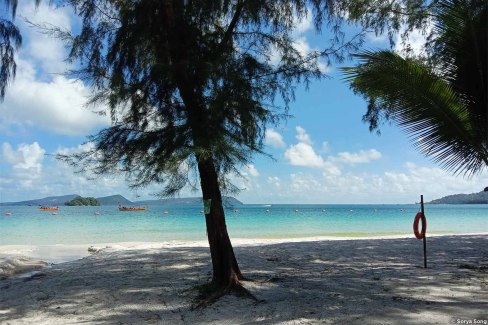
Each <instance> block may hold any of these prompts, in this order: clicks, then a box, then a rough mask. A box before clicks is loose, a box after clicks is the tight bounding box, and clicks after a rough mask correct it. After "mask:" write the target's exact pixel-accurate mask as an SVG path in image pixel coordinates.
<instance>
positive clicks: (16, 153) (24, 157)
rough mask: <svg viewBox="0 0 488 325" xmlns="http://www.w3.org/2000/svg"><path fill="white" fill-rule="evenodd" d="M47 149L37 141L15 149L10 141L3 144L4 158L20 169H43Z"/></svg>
mask: <svg viewBox="0 0 488 325" xmlns="http://www.w3.org/2000/svg"><path fill="white" fill-rule="evenodd" d="M45 153H46V151H45V150H44V149H42V148H41V147H40V146H39V144H38V143H37V142H34V143H32V144H21V145H19V146H18V147H17V150H14V149H13V148H12V146H11V145H10V143H6V142H5V143H3V144H2V155H3V160H5V161H6V162H7V163H9V164H11V165H12V166H13V167H14V168H15V169H19V170H32V169H34V170H37V171H40V169H41V162H42V160H43V159H44V154H45Z"/></svg>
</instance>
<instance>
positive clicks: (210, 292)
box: [192, 281, 264, 309]
mask: <svg viewBox="0 0 488 325" xmlns="http://www.w3.org/2000/svg"><path fill="white" fill-rule="evenodd" d="M197 290H198V291H199V295H198V296H197V298H196V299H195V303H196V304H195V305H194V306H193V307H192V309H198V308H205V307H207V306H209V305H211V304H213V303H214V302H216V301H217V300H218V299H219V298H221V297H223V296H225V295H227V294H235V295H237V296H239V297H244V298H249V299H252V300H254V302H255V303H256V304H258V303H262V302H264V300H259V299H258V298H257V297H256V296H255V295H253V294H252V293H251V292H250V291H249V290H248V289H246V288H245V287H244V286H243V285H242V284H241V283H240V282H239V281H235V282H232V283H230V284H229V285H227V286H218V285H216V284H214V283H212V282H211V283H209V284H205V285H202V286H199V287H197Z"/></svg>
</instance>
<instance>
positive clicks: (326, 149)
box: [322, 141, 330, 153]
mask: <svg viewBox="0 0 488 325" xmlns="http://www.w3.org/2000/svg"><path fill="white" fill-rule="evenodd" d="M329 151H330V145H329V143H328V142H327V141H324V142H322V152H323V153H328V152H329Z"/></svg>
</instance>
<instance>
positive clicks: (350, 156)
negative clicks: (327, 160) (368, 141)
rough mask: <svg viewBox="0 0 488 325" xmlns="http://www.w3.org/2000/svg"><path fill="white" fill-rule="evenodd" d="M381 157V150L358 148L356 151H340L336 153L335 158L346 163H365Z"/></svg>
mask: <svg viewBox="0 0 488 325" xmlns="http://www.w3.org/2000/svg"><path fill="white" fill-rule="evenodd" d="M380 158H381V152H379V151H378V150H376V149H370V150H360V151H359V152H356V153H351V152H340V153H338V154H337V158H336V159H337V160H339V161H341V162H344V163H347V164H365V163H369V162H371V161H373V160H378V159H380Z"/></svg>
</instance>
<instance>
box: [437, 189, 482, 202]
mask: <svg viewBox="0 0 488 325" xmlns="http://www.w3.org/2000/svg"><path fill="white" fill-rule="evenodd" d="M428 203H429V204H488V191H487V192H485V191H481V192H479V193H471V194H454V195H448V196H444V197H443V198H440V199H436V200H432V201H430V202H428Z"/></svg>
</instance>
